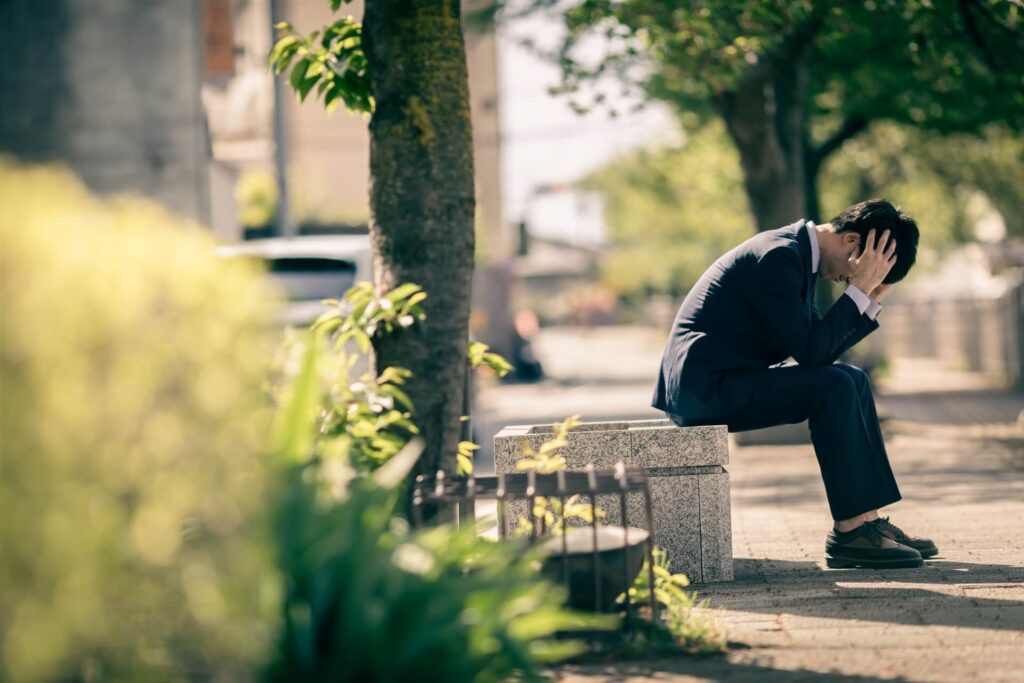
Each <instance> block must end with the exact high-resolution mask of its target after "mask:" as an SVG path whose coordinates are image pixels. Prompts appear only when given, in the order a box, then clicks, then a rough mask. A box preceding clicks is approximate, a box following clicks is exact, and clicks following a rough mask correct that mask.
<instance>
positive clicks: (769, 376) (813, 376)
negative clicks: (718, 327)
mask: <svg viewBox="0 0 1024 683" xmlns="http://www.w3.org/2000/svg"><path fill="white" fill-rule="evenodd" d="M722 382H723V384H727V383H733V382H742V383H744V384H747V385H749V386H751V387H752V388H753V391H752V392H751V394H750V399H749V400H748V401H747V402H746V403H745V404H743V405H739V406H736V407H735V408H733V407H729V408H727V410H726V411H725V412H724V413H722V414H720V415H716V416H713V417H702V418H699V419H693V418H683V417H679V416H677V415H671V414H670V415H669V417H670V418H671V419H672V421H673V422H675V423H676V424H678V425H679V426H681V427H689V426H696V425H711V424H724V425H727V426H728V428H729V431H730V432H743V431H747V430H751V429H762V428H764V427H771V426H775V425H780V424H794V423H798V422H803V421H804V420H807V421H808V423H809V425H810V429H811V442H812V443H813V444H814V453H815V455H816V456H817V459H818V466H819V468H820V470H821V478H822V480H823V481H824V483H825V494H826V496H827V497H828V504H829V508H830V510H831V512H832V518H833V519H836V520H841V519H850V518H852V517H856V516H857V515H860V514H862V513H864V512H868V511H869V510H877V509H878V508H881V507H884V506H886V505H890V504H892V503H895V502H896V501H898V500H899V499H900V492H899V488H898V487H897V485H896V479H895V477H894V476H893V473H892V468H891V467H890V465H889V456H888V454H887V453H886V450H885V443H884V442H883V439H882V430H881V428H880V426H879V424H878V414H877V413H876V412H875V398H874V395H873V394H872V392H871V385H870V382H869V381H868V376H867V373H865V372H864V371H863V370H861V369H860V368H858V367H855V366H853V365H848V364H845V363H835V364H833V365H825V366H819V367H803V366H800V365H782V366H773V367H770V368H764V369H744V370H726V371H724V373H723V378H722ZM730 393H732V392H730ZM742 393H743V392H736V393H732V395H742Z"/></svg>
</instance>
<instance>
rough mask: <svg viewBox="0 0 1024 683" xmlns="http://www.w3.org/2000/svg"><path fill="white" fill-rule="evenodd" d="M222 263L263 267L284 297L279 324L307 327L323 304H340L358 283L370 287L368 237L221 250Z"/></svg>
mask: <svg viewBox="0 0 1024 683" xmlns="http://www.w3.org/2000/svg"><path fill="white" fill-rule="evenodd" d="M217 253H218V254H219V255H221V256H224V257H226V258H255V259H259V260H260V261H262V262H263V263H264V264H265V266H266V268H267V271H268V272H269V273H270V275H271V277H273V278H274V279H275V280H276V281H277V282H278V284H279V285H280V286H281V288H282V289H283V291H284V293H285V295H286V296H287V297H288V303H287V305H286V306H285V308H284V310H283V311H282V312H281V318H280V319H281V322H282V323H283V324H285V325H288V326H293V327H305V326H307V325H309V324H310V323H312V322H313V321H314V320H316V319H317V317H318V316H319V315H320V314H321V313H323V312H324V311H325V310H327V309H326V307H325V306H324V305H323V304H322V303H320V302H321V301H322V300H323V299H340V298H341V295H342V294H344V293H345V291H346V290H347V289H348V288H349V287H351V286H352V285H354V284H355V283H356V282H360V281H362V280H368V281H370V282H373V259H372V255H371V251H370V236H369V235H323V236H302V237H290V238H284V237H275V238H271V239H260V240H251V241H248V242H239V243H237V244H231V245H225V246H222V247H219V248H218V249H217Z"/></svg>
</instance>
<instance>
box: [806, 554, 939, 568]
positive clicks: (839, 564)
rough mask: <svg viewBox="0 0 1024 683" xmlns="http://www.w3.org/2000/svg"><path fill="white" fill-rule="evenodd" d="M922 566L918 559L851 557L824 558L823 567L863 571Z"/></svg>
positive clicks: (827, 556)
mask: <svg viewBox="0 0 1024 683" xmlns="http://www.w3.org/2000/svg"><path fill="white" fill-rule="evenodd" d="M922 564H924V559H923V558H920V557H901V558H898V559H895V560H865V559H860V558H858V559H854V558H851V557H832V556H830V555H826V556H825V566H826V567H828V568H829V569H854V568H856V567H862V568H864V569H912V568H914V567H920V566H921V565H922Z"/></svg>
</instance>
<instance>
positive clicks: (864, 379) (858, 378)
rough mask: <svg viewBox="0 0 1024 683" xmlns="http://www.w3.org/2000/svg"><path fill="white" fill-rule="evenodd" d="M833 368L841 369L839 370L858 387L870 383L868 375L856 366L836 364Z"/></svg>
mask: <svg viewBox="0 0 1024 683" xmlns="http://www.w3.org/2000/svg"><path fill="white" fill-rule="evenodd" d="M832 367H834V368H839V370H841V371H842V372H845V373H846V374H847V375H849V376H850V377H851V378H852V379H853V381H854V382H855V383H856V384H857V385H858V386H860V385H864V384H867V383H868V373H867V372H865V371H864V370H863V369H861V368H859V367H857V366H856V365H850V364H849V363H834V364H833V365H832Z"/></svg>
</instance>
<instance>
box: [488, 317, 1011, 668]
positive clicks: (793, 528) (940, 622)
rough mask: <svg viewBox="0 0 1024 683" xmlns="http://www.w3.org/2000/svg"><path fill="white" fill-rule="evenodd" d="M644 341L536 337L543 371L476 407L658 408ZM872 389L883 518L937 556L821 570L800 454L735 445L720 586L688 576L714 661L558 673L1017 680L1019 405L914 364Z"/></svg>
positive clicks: (986, 387)
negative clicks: (725, 571) (881, 449)
mask: <svg viewBox="0 0 1024 683" xmlns="http://www.w3.org/2000/svg"><path fill="white" fill-rule="evenodd" d="M661 342H662V339H661V334H660V332H658V331H653V330H642V329H635V328H629V329H622V328H619V329H607V328H606V329H604V330H587V331H574V330H565V329H563V330H557V331H551V332H550V333H548V334H547V335H546V336H545V337H544V338H542V339H541V340H540V343H539V344H538V349H539V350H543V351H547V352H549V353H550V352H556V354H555V355H552V356H550V357H542V360H544V361H545V364H546V366H547V367H548V369H549V371H550V373H551V377H550V379H549V380H547V381H546V382H545V383H544V384H541V385H520V386H509V387H495V388H492V390H491V393H490V394H486V393H484V394H482V395H481V405H483V406H485V410H488V411H490V413H489V415H488V419H489V420H491V421H493V422H495V423H500V422H504V423H505V424H510V423H515V422H520V423H521V422H524V421H542V422H543V421H551V420H554V419H559V418H560V417H562V416H564V415H567V414H571V413H574V412H578V413H582V414H583V417H584V419H587V420H592V419H606V418H608V417H627V418H629V417H650V416H657V415H651V414H649V413H647V412H645V410H644V408H645V407H646V404H647V399H648V398H649V395H650V385H651V382H652V381H653V376H652V373H653V371H654V370H656V367H657V360H658V358H659V357H660V347H661ZM876 389H878V390H879V391H878V393H880V394H883V391H884V395H882V396H881V397H880V398H879V406H880V410H881V411H882V412H885V413H888V414H889V415H890V416H891V418H892V419H891V420H890V421H889V422H888V423H887V425H886V443H887V448H888V450H889V454H890V457H891V460H892V463H893V466H894V469H895V470H896V475H897V478H898V481H899V482H900V486H901V489H902V492H903V496H904V500H903V501H902V502H900V503H898V504H897V505H895V506H893V507H892V508H891V509H889V510H887V511H885V512H886V513H889V514H891V515H892V519H893V521H894V522H895V523H896V524H899V525H900V526H903V527H904V528H905V529H907V530H908V531H911V532H913V533H917V534H920V535H924V536H928V537H931V538H933V539H934V540H935V541H936V543H937V544H938V546H939V548H940V551H941V554H940V555H939V557H937V558H935V559H933V560H930V561H928V562H926V565H925V567H923V568H920V569H903V570H887V571H873V570H826V569H825V568H824V564H823V561H822V560H823V557H822V556H823V550H824V538H825V533H826V531H827V529H828V527H829V524H830V520H829V518H828V508H827V506H826V504H825V498H824V491H823V488H822V485H821V481H820V478H819V477H818V472H817V465H816V462H815V460H814V453H813V450H812V449H811V447H810V446H809V445H799V446H756V447H755V446H750V447H742V448H740V447H734V448H733V449H732V452H731V461H732V462H731V465H730V466H729V468H728V469H729V470H730V472H731V474H732V484H733V489H732V509H733V546H734V555H735V557H736V558H737V560H736V576H737V580H736V581H735V582H733V583H729V584H709V585H705V586H701V587H698V590H699V592H700V593H701V594H702V595H704V596H705V597H708V598H710V600H711V602H712V605H713V606H714V607H716V608H718V612H717V618H718V620H719V622H720V623H721V624H722V625H723V626H724V627H725V628H726V630H727V632H728V637H729V640H730V641H731V642H732V643H733V646H732V648H731V650H730V652H729V654H728V655H726V656H723V657H714V658H705V659H699V658H689V657H687V658H675V659H671V660H661V661H650V662H640V663H619V664H614V665H593V666H575V667H565V668H563V669H561V670H560V671H559V676H560V680H563V681H573V682H582V681H633V680H637V681H639V680H659V681H696V680H738V681H743V680H810V681H833V680H835V681H839V680H843V681H846V680H855V681H877V680H914V681H918V680H920V681H962V680H965V679H975V680H979V681H1020V680H1024V427H1022V426H1021V425H1020V424H1019V423H1018V422H1017V421H1016V417H1017V415H1018V414H1019V412H1020V411H1021V409H1024V398H1022V396H1021V395H1020V394H1014V393H1008V392H1006V391H1003V390H1000V389H999V388H998V387H995V386H993V385H992V384H991V382H989V381H987V380H986V379H985V378H982V377H978V376H973V375H966V374H964V373H956V372H952V371H949V370H946V369H942V368H938V367H936V366H935V365H934V364H932V363H930V362H928V361H911V362H902V363H895V364H894V372H893V376H892V378H891V379H890V380H889V381H888V382H886V383H885V384H884V385H883V386H880V387H876ZM651 412H653V411H651ZM542 418H543V419H542Z"/></svg>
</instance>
